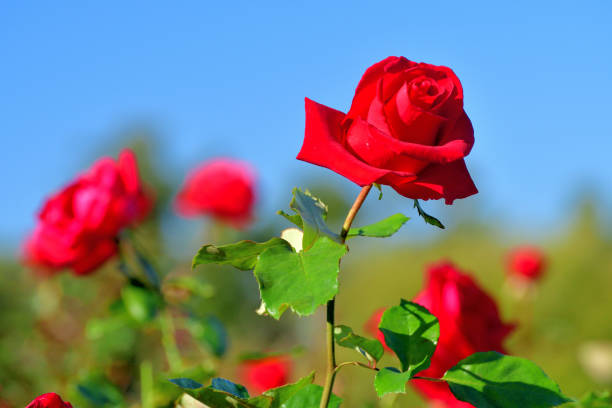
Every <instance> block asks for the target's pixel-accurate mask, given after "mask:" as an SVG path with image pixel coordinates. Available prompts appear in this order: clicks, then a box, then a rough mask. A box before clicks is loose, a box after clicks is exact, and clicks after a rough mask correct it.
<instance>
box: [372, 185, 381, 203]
mask: <svg viewBox="0 0 612 408" xmlns="http://www.w3.org/2000/svg"><path fill="white" fill-rule="evenodd" d="M373 184H374V187H376V188H377V189H378V201H380V200H382V198H383V192H382V186H381V185H380V184H378V183H373Z"/></svg>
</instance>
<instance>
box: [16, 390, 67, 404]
mask: <svg viewBox="0 0 612 408" xmlns="http://www.w3.org/2000/svg"><path fill="white" fill-rule="evenodd" d="M26 408H72V405H71V404H70V403H69V402H64V401H62V398H61V397H60V396H59V395H57V394H56V393H54V392H50V393H48V394H43V395H41V396H39V397H36V398H35V399H34V401H32V402H30V403H29V404H28V405H27V406H26Z"/></svg>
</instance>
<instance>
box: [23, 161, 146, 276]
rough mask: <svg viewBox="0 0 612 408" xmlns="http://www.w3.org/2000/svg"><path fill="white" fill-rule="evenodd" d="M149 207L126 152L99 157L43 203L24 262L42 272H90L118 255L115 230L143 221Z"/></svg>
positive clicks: (136, 173) (26, 249)
mask: <svg viewBox="0 0 612 408" xmlns="http://www.w3.org/2000/svg"><path fill="white" fill-rule="evenodd" d="M152 204H153V200H152V198H151V197H150V196H149V195H148V194H147V193H145V191H144V190H143V187H142V185H141V182H140V178H139V175H138V168H137V165H136V158H135V156H134V154H133V153H132V151H131V150H127V149H126V150H123V151H122V152H121V154H120V155H119V160H118V161H115V160H113V159H111V158H108V157H105V158H102V159H100V160H98V161H97V162H96V163H95V164H94V165H93V166H92V167H91V168H90V169H89V170H88V171H87V172H85V173H83V174H82V175H80V176H79V177H77V179H76V180H75V181H74V182H72V183H71V184H69V185H68V186H67V187H65V188H64V189H63V190H61V191H60V192H58V193H57V194H55V195H53V196H51V197H50V198H49V199H48V200H47V201H46V203H45V204H44V206H43V208H42V210H41V211H40V213H39V214H38V222H37V225H36V227H35V229H34V231H33V233H32V235H31V236H30V237H29V238H28V240H27V241H26V245H25V260H26V262H27V263H29V264H32V265H34V266H38V267H41V268H43V269H45V270H47V271H57V270H61V269H64V268H69V269H72V270H73V272H74V273H75V274H77V275H85V274H88V273H91V272H93V271H94V270H95V269H96V268H98V267H99V266H100V265H102V264H103V263H104V262H105V261H106V260H108V259H109V258H111V257H112V256H113V255H114V254H115V253H116V252H117V244H116V242H115V240H116V237H117V234H118V233H119V231H120V230H121V229H122V228H124V227H127V226H129V225H131V224H133V223H135V222H137V221H140V220H141V219H142V218H144V217H145V216H146V215H147V214H148V212H149V211H150V210H151V208H152Z"/></svg>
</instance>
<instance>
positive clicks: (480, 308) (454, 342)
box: [410, 263, 514, 408]
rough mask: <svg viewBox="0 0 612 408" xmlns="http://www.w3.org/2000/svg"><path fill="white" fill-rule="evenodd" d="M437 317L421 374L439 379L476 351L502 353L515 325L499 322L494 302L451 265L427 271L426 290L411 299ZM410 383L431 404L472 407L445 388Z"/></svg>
mask: <svg viewBox="0 0 612 408" xmlns="http://www.w3.org/2000/svg"><path fill="white" fill-rule="evenodd" d="M414 301H415V302H416V303H419V304H420V305H422V306H424V307H426V308H427V309H428V310H429V311H430V312H431V313H433V314H434V315H435V316H437V317H438V320H439V322H440V339H439V341H438V345H437V347H436V351H435V353H434V355H433V357H432V359H431V365H430V367H429V368H428V369H427V370H424V371H422V372H421V373H420V374H421V375H423V376H426V377H433V378H440V377H441V376H442V375H444V373H445V372H446V370H448V369H449V368H451V367H452V366H454V365H455V364H457V363H458V362H459V361H460V360H462V359H464V358H465V357H467V356H469V355H471V354H474V353H476V352H479V351H499V352H502V353H503V352H504V347H503V341H504V339H505V338H506V337H507V336H508V334H510V332H511V331H512V330H513V329H514V325H512V324H505V323H503V322H502V321H501V320H500V316H499V311H498V309H497V304H496V303H495V300H493V298H491V297H490V296H489V295H488V294H487V293H486V292H485V291H484V290H482V289H481V288H480V287H479V286H478V284H477V283H476V282H475V281H474V280H473V279H472V278H471V277H470V276H469V275H467V274H464V273H462V272H461V271H459V270H458V269H457V268H456V267H455V266H454V265H452V264H451V263H439V264H437V265H433V266H431V267H430V268H429V270H428V277H427V286H426V287H425V289H424V290H423V291H421V293H419V294H418V295H417V296H416V298H415V299H414ZM410 383H411V384H412V385H413V386H415V387H416V388H417V389H418V390H419V391H420V392H421V393H422V394H423V395H425V396H426V397H427V398H429V399H431V400H435V401H437V402H439V403H441V404H445V406H446V407H448V408H455V407H456V408H459V407H471V405H470V404H467V403H464V402H461V401H459V400H457V399H456V398H455V397H454V396H453V395H452V393H451V392H450V390H449V388H448V385H446V384H445V383H438V382H432V381H424V380H413V381H410Z"/></svg>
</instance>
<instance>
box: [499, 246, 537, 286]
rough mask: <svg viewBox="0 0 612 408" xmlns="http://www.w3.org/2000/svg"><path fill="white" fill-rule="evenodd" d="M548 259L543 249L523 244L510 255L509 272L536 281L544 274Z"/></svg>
mask: <svg viewBox="0 0 612 408" xmlns="http://www.w3.org/2000/svg"><path fill="white" fill-rule="evenodd" d="M545 266H546V259H545V256H544V254H543V253H542V251H541V250H540V249H538V248H536V247H533V246H521V247H518V248H515V249H514V250H512V251H510V253H509V255H508V274H509V275H510V276H512V277H516V278H519V279H521V280H523V281H527V282H534V281H537V280H539V279H540V278H541V277H542V275H543V274H544V270H545Z"/></svg>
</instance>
